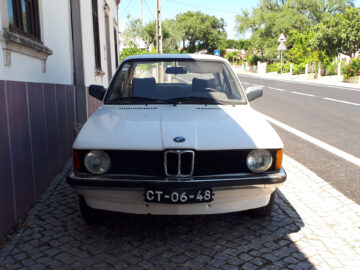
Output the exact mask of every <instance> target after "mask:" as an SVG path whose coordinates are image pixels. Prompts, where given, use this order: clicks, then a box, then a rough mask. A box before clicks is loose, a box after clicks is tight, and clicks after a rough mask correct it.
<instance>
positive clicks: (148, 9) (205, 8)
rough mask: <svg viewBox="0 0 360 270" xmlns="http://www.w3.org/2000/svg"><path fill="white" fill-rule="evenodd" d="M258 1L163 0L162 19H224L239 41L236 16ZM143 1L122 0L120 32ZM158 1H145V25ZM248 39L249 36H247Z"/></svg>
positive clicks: (358, 1)
mask: <svg viewBox="0 0 360 270" xmlns="http://www.w3.org/2000/svg"><path fill="white" fill-rule="evenodd" d="M354 2H355V6H360V0H356V1H354ZM258 3H259V1H258V0H161V7H162V19H163V20H164V19H173V18H175V16H176V15H177V14H179V13H184V12H186V11H201V12H203V13H205V14H209V15H213V16H216V17H217V18H223V19H224V20H225V22H226V32H227V34H228V38H230V39H237V38H244V36H237V34H236V31H235V29H234V28H235V25H236V24H235V16H236V14H239V13H240V11H241V10H242V9H247V10H249V11H251V10H252V8H254V7H256V6H257V4H258ZM140 6H141V0H121V1H120V4H119V30H120V31H123V30H124V29H125V28H126V22H127V21H128V19H127V15H131V17H132V18H140V14H141V12H140V10H141V8H140ZM155 16H156V0H143V18H144V23H147V22H149V21H152V20H155V18H156V17H155ZM245 37H246V38H248V36H245Z"/></svg>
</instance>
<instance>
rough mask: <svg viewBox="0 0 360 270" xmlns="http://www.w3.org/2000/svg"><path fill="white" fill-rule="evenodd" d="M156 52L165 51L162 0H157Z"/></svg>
mask: <svg viewBox="0 0 360 270" xmlns="http://www.w3.org/2000/svg"><path fill="white" fill-rule="evenodd" d="M156 52H157V53H159V54H161V53H162V52H163V48H162V28H161V0H156Z"/></svg>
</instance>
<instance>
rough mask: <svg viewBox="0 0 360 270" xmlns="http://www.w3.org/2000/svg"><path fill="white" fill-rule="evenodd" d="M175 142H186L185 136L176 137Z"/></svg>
mask: <svg viewBox="0 0 360 270" xmlns="http://www.w3.org/2000/svg"><path fill="white" fill-rule="evenodd" d="M174 142H185V138H184V137H181V136H178V137H175V138H174Z"/></svg>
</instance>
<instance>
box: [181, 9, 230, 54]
mask: <svg viewBox="0 0 360 270" xmlns="http://www.w3.org/2000/svg"><path fill="white" fill-rule="evenodd" d="M176 24H177V27H178V29H180V36H181V39H182V40H183V44H185V42H186V41H188V42H189V46H188V48H187V51H188V52H195V51H196V50H199V49H200V50H201V49H206V50H208V51H209V52H212V51H214V50H215V49H217V47H218V45H219V42H220V41H221V40H223V39H225V38H226V32H225V21H224V19H217V18H216V17H214V16H210V15H206V14H203V13H201V12H191V11H188V12H186V13H182V14H179V15H177V16H176Z"/></svg>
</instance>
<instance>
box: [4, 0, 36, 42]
mask: <svg viewBox="0 0 360 270" xmlns="http://www.w3.org/2000/svg"><path fill="white" fill-rule="evenodd" d="M7 2H8V13H9V24H10V29H11V30H12V31H14V32H19V33H21V34H25V35H26V36H29V37H32V38H35V39H37V40H40V23H39V6H38V0H7Z"/></svg>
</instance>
